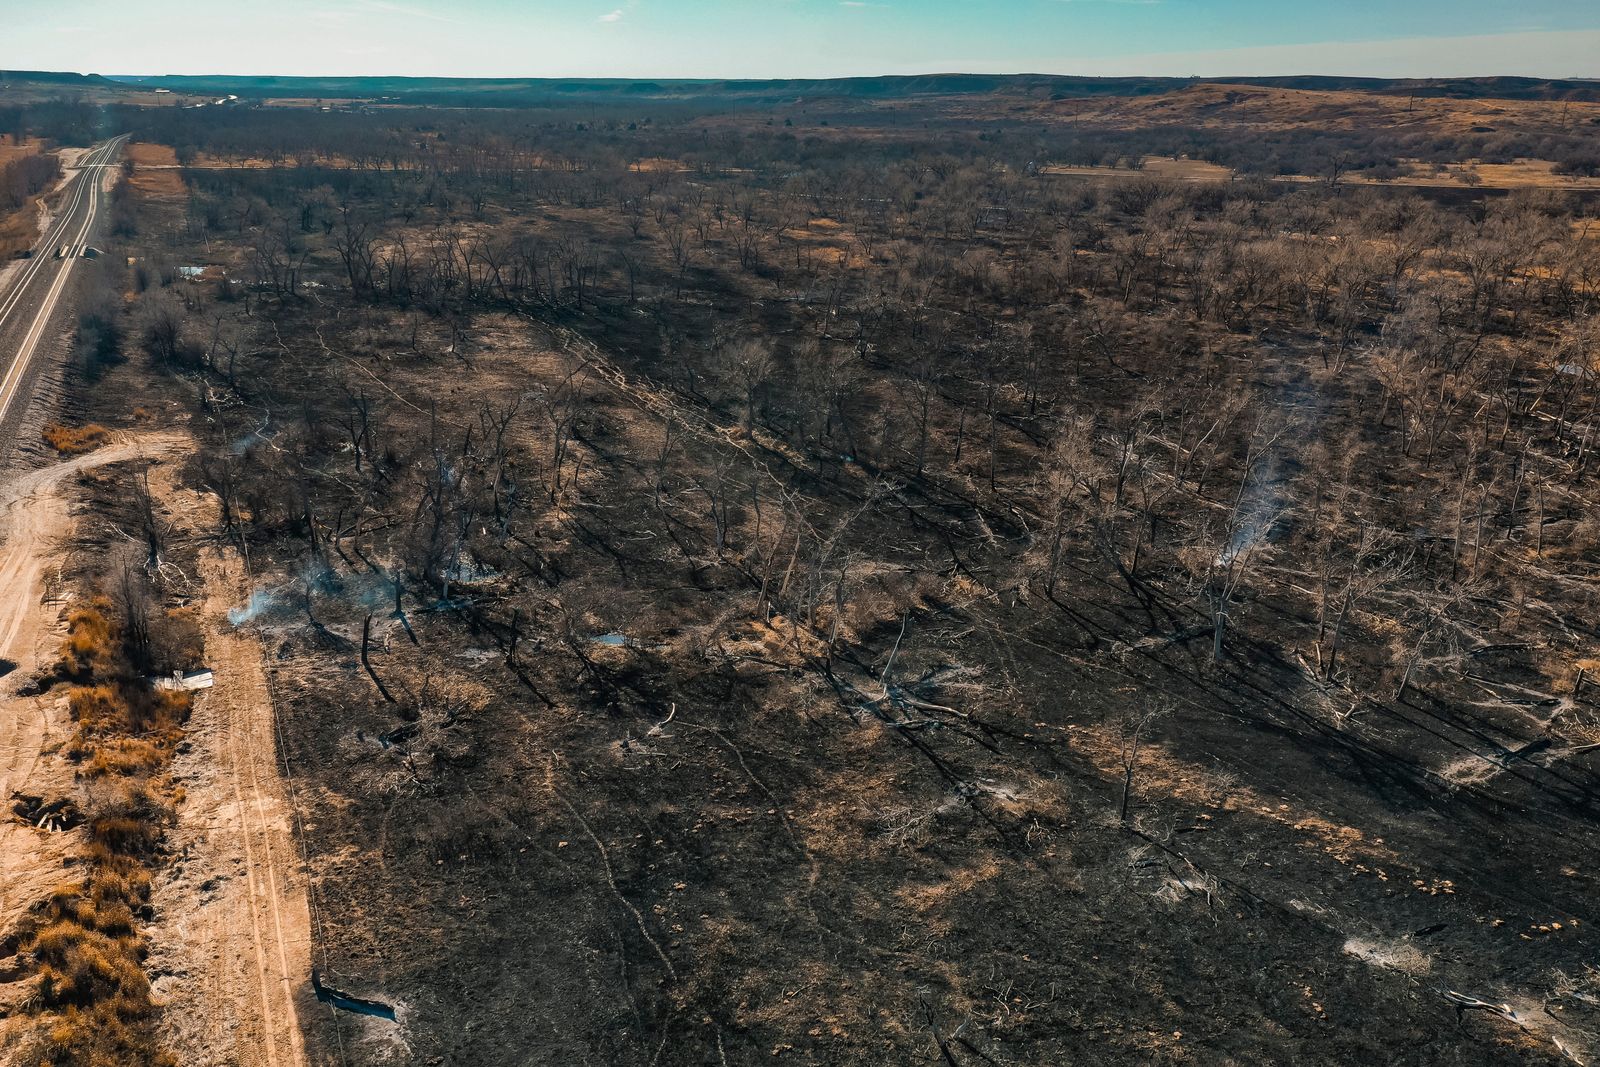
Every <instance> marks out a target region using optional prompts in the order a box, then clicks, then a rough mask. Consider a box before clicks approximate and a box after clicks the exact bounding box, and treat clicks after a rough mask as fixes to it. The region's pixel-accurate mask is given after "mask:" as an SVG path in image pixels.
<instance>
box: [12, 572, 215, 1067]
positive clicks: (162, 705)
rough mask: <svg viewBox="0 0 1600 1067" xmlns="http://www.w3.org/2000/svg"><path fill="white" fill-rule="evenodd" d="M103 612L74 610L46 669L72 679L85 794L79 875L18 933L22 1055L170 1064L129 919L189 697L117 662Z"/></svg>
mask: <svg viewBox="0 0 1600 1067" xmlns="http://www.w3.org/2000/svg"><path fill="white" fill-rule="evenodd" d="M109 609H110V605H109V603H108V602H107V601H105V600H104V599H103V598H99V599H97V600H95V601H93V602H91V603H90V604H88V605H87V606H85V607H83V608H80V609H79V610H78V611H76V612H74V613H73V615H72V617H71V619H70V620H69V622H68V634H67V640H66V643H65V645H64V647H63V649H62V656H61V664H60V669H59V671H58V673H59V674H61V675H62V676H64V677H66V678H70V679H72V680H73V681H74V682H76V683H77V684H75V685H74V686H73V687H72V689H71V691H70V692H69V694H68V698H67V699H68V706H69V708H70V710H71V714H72V718H73V721H74V729H73V733H72V737H71V738H70V740H69V741H68V743H67V746H66V755H67V757H68V758H69V759H73V760H75V761H78V762H79V764H80V772H79V773H80V775H81V776H82V777H83V778H84V779H85V780H86V781H87V782H88V783H89V789H90V798H91V801H90V805H89V808H90V811H89V819H88V822H87V825H86V827H85V829H86V831H87V841H88V844H87V847H86V849H85V853H84V856H83V863H82V866H81V869H83V870H84V871H85V872H86V873H85V875H84V877H83V879H82V880H81V881H78V882H72V883H68V884H65V885H62V886H60V887H58V888H57V889H56V890H55V891H54V892H53V893H51V895H50V896H49V897H48V898H47V899H46V900H45V901H43V902H42V903H41V904H40V905H39V906H38V907H37V908H36V909H35V911H34V913H33V915H32V916H31V917H30V921H29V923H28V926H27V928H26V929H25V930H24V931H23V937H22V945H21V948H22V949H23V950H24V952H25V954H26V958H29V959H31V960H32V961H33V965H34V968H35V976H36V977H37V978H38V983H39V984H38V996H37V998H36V999H35V1001H34V1002H33V1003H32V1004H31V1005H30V1007H29V1009H28V1011H29V1013H30V1015H31V1016H32V1021H33V1023H34V1025H33V1027H32V1028H31V1030H30V1031H29V1032H28V1035H27V1037H26V1039H25V1040H24V1041H23V1043H22V1049H21V1055H20V1057H19V1058H18V1060H17V1062H19V1063H23V1064H29V1065H46V1064H48V1065H57V1064H59V1065H63V1067H64V1065H67V1064H91V1065H98V1064H106V1065H110V1064H150V1065H155V1067H168V1065H175V1064H176V1061H175V1060H174V1059H173V1058H172V1057H171V1056H169V1055H168V1054H167V1053H165V1052H164V1051H162V1049H161V1047H160V1042H159V1040H158V1036H157V1029H156V1015H157V1005H156V1003H155V1001H154V1000H153V999H152V996H151V992H150V982H149V978H148V977H147V976H146V974H145V973H144V959H145V953H146V948H145V943H144V939H143V938H142V937H141V936H140V933H139V922H140V920H141V919H145V918H148V917H149V906H150V887H151V874H150V867H151V865H152V864H153V863H155V862H156V861H157V858H158V856H159V854H160V849H161V842H162V838H163V834H164V827H165V824H166V821H167V820H168V818H169V812H170V807H169V802H170V799H171V797H172V795H173V790H172V787H171V785H170V783H169V782H167V781H166V779H165V771H166V767H167V765H168V763H169V761H170V760H171V757H172V752H173V750H174V748H175V747H176V745H177V743H178V741H179V739H180V738H181V737H182V732H183V731H182V727H183V722H184V719H185V717H186V716H187V714H188V710H189V696H188V694H187V693H173V692H166V691H156V690H151V689H150V688H149V686H148V685H147V684H146V683H145V682H144V680H143V679H142V678H141V677H139V676H138V675H137V674H136V673H135V672H133V671H132V670H130V669H129V656H128V650H127V648H126V647H125V646H124V643H123V641H122V635H121V634H120V632H119V630H118V627H117V625H116V623H115V622H114V621H113V617H112V615H111V614H110V611H109Z"/></svg>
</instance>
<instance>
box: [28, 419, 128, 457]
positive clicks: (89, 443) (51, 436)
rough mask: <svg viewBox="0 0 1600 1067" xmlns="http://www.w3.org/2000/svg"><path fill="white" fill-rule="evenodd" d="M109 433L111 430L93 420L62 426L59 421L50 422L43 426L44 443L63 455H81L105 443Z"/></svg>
mask: <svg viewBox="0 0 1600 1067" xmlns="http://www.w3.org/2000/svg"><path fill="white" fill-rule="evenodd" d="M110 434H111V431H109V430H107V429H106V428H105V427H104V426H101V425H100V424H99V423H95V422H91V423H87V424H85V425H83V426H63V425H61V424H60V423H59V422H52V423H49V424H47V425H46V426H45V428H44V432H43V437H44V441H45V444H47V445H49V446H50V447H51V448H53V449H55V450H56V451H57V452H60V453H61V454H62V455H63V456H81V455H82V454H83V453H85V452H93V451H94V450H95V449H97V448H99V447H100V446H101V445H103V444H105V443H106V441H107V440H108V439H109V437H110Z"/></svg>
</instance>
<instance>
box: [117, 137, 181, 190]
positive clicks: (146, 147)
mask: <svg viewBox="0 0 1600 1067" xmlns="http://www.w3.org/2000/svg"><path fill="white" fill-rule="evenodd" d="M125 152H126V155H127V158H129V159H131V160H133V164H134V169H133V177H132V178H130V179H129V180H128V184H129V185H131V186H133V188H134V191H136V192H138V193H142V194H143V195H145V196H148V197H151V198H152V199H155V200H177V199H181V198H182V197H183V196H184V188H183V177H182V175H180V174H179V173H178V154H177V153H176V152H174V151H173V150H172V147H171V146H170V145H164V144H148V143H145V142H139V143H134V144H129V145H128V146H127V148H126V150H125Z"/></svg>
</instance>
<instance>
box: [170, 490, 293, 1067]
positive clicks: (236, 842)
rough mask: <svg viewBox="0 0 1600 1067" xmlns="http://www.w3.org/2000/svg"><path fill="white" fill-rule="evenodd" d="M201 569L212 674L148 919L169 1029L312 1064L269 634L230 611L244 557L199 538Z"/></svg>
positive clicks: (183, 765)
mask: <svg viewBox="0 0 1600 1067" xmlns="http://www.w3.org/2000/svg"><path fill="white" fill-rule="evenodd" d="M169 502H170V497H169ZM200 574H201V577H202V579H203V580H204V583H205V590H206V594H205V602H204V606H203V608H202V615H203V618H202V625H203V627H204V631H205V648H206V661H207V664H208V665H209V666H210V667H211V668H212V670H214V671H215V672H216V677H217V684H216V686H215V688H213V689H210V690H208V691H206V692H205V693H204V694H202V695H201V697H200V699H199V700H198V701H196V704H195V710H194V713H193V715H192V716H191V718H190V721H189V728H188V742H189V749H188V751H187V752H186V753H185V754H183V755H182V756H180V758H179V760H178V762H177V764H176V765H175V767H174V774H175V776H176V778H177V779H178V781H179V782H180V783H181V784H182V786H183V788H184V791H185V801H184V804H183V807H182V809H181V810H180V812H179V817H178V826H177V829H176V830H175V831H174V833H173V835H172V846H173V849H174V851H175V853H176V854H177V858H176V859H175V861H174V862H173V863H172V865H171V867H170V868H169V870H168V872H167V876H166V877H165V878H164V879H163V881H162V884H161V885H160V886H159V888H158V889H157V893H156V904H157V909H158V912H159V913H160V914H161V915H162V917H163V918H162V921H161V922H160V924H159V925H158V926H157V927H156V928H154V929H153V930H152V931H151V941H152V945H153V948H154V952H153V955H152V961H151V969H152V971H153V972H155V973H157V974H159V975H160V977H158V978H157V980H156V990H157V993H158V994H159V995H160V997H161V998H162V1000H163V1001H164V1003H165V1005H166V1007H165V1011H164V1015H163V1020H164V1025H165V1029H166V1035H165V1040H166V1044H167V1047H168V1048H169V1049H170V1050H171V1051H172V1052H173V1053H174V1054H176V1055H177V1056H178V1059H179V1061H180V1062H182V1063H185V1064H191V1065H208V1064H215V1065H224V1064H230V1065H231V1064H241V1065H267V1067H278V1065H285V1067H287V1065H292V1064H304V1063H306V1062H307V1061H306V1052H305V1045H304V1042H303V1039H302V1037H301V1029H300V1014H301V1013H302V1012H303V1011H307V1010H310V1009H312V1008H314V1006H315V1001H314V1000H312V999H311V998H310V997H309V995H308V994H309V979H310V973H311V918H310V912H309V909H308V904H307V896H306V884H305V879H304V873H303V866H302V864H301V862H300V853H299V851H298V846H297V844H296V841H295V839H294V836H293V827H292V818H293V810H292V808H291V806H290V804H289V802H288V796H287V792H286V788H285V783H284V780H283V777H282V775H281V773H280V770H279V763H278V756H277V753H278V747H277V742H276V736H275V723H274V710H273V704H272V697H271V694H270V692H269V690H268V683H267V676H266V671H265V668H264V665H263V663H262V658H261V645H260V642H259V640H258V639H257V638H256V636H255V635H254V634H253V633H249V632H245V631H242V630H238V629H235V628H234V627H233V626H232V625H231V624H230V623H229V622H228V618H227V612H228V609H229V608H230V607H232V606H233V605H235V604H238V603H240V602H242V601H243V600H244V599H245V598H246V597H247V596H248V584H247V582H246V581H245V575H244V569H243V566H242V565H241V563H240V561H239V560H238V558H237V557H236V556H234V555H233V554H232V553H231V552H229V553H226V554H223V553H220V552H218V551H216V550H214V549H209V548H208V549H205V550H203V551H202V555H201V563H200Z"/></svg>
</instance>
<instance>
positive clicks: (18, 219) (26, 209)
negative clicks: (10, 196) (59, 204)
mask: <svg viewBox="0 0 1600 1067" xmlns="http://www.w3.org/2000/svg"><path fill="white" fill-rule="evenodd" d="M38 239H39V198H38V197H37V196H35V197H32V198H30V199H29V200H28V202H27V203H26V204H25V205H23V206H22V207H21V208H19V209H17V210H16V211H13V212H11V214H9V215H0V264H3V263H4V261H5V260H8V259H11V258H12V257H13V256H15V255H16V254H17V253H18V252H21V251H23V250H24V249H28V248H32V247H33V243H34V242H35V241H37V240H38Z"/></svg>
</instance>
